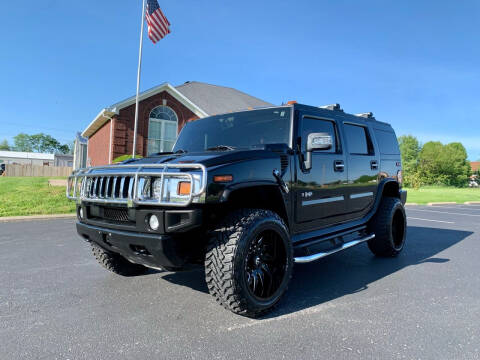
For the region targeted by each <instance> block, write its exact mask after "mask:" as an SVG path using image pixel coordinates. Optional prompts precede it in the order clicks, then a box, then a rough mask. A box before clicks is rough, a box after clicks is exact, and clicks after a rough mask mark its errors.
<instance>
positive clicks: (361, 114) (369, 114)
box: [355, 111, 375, 119]
mask: <svg viewBox="0 0 480 360" xmlns="http://www.w3.org/2000/svg"><path fill="white" fill-rule="evenodd" d="M355 116H359V117H363V118H366V119H375V116H373V112H371V111H370V112H366V113H360V114H355Z"/></svg>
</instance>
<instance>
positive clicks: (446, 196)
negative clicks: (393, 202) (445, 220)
mask: <svg viewBox="0 0 480 360" xmlns="http://www.w3.org/2000/svg"><path fill="white" fill-rule="evenodd" d="M406 190H408V195H407V203H417V204H426V203H429V202H447V201H448V202H456V203H460V204H463V203H464V202H465V201H480V188H460V189H459V188H453V187H441V186H425V187H422V188H420V189H406Z"/></svg>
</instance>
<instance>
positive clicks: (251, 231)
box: [205, 209, 293, 317]
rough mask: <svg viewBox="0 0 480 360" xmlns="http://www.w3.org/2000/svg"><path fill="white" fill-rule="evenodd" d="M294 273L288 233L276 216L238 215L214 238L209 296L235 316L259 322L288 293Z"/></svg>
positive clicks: (208, 263)
mask: <svg viewBox="0 0 480 360" xmlns="http://www.w3.org/2000/svg"><path fill="white" fill-rule="evenodd" d="M292 267H293V250H292V244H291V241H290V237H289V234H288V230H287V227H286V226H285V223H284V222H283V220H282V219H281V218H280V217H279V216H278V215H277V214H276V213H274V212H272V211H269V210H261V209H241V210H237V211H234V212H232V213H231V214H229V215H228V216H227V217H226V218H225V220H224V221H223V222H222V223H221V224H220V225H219V226H218V227H217V228H216V229H215V230H213V231H212V232H211V233H210V240H209V244H208V249H207V253H206V257H205V277H206V281H207V285H208V290H209V292H210V294H211V295H212V296H213V297H214V298H215V299H216V300H217V301H218V302H219V303H220V304H221V305H223V306H224V307H225V308H226V309H228V310H231V311H232V312H234V313H236V314H241V315H244V316H249V317H257V316H260V315H261V314H264V313H265V312H267V311H268V310H270V309H271V308H272V307H273V306H274V305H275V304H276V303H277V302H278V301H279V300H280V298H281V297H282V295H283V294H284V293H285V291H286V290H287V286H288V282H289V280H290V278H291V276H292Z"/></svg>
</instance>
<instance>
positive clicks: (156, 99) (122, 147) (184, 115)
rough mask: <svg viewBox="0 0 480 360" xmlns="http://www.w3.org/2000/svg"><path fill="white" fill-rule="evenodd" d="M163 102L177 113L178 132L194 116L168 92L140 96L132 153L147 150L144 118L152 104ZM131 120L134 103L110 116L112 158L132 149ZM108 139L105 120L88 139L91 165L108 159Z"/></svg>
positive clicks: (146, 125)
mask: <svg viewBox="0 0 480 360" xmlns="http://www.w3.org/2000/svg"><path fill="white" fill-rule="evenodd" d="M160 105H166V106H169V107H170V108H172V109H173V111H175V113H176V114H177V117H178V132H180V130H181V129H182V127H183V126H184V125H185V124H186V123H187V122H188V121H192V120H196V119H198V116H197V115H195V114H194V113H193V112H191V111H190V110H189V109H188V108H186V107H185V106H184V105H183V104H181V103H180V102H179V101H177V100H176V99H175V98H174V97H173V96H171V95H170V94H169V93H168V92H166V91H163V92H161V93H159V94H156V95H154V96H151V97H149V98H148V99H145V100H142V101H141V102H140V104H139V113H138V134H137V149H136V153H137V154H139V155H142V156H146V154H147V139H148V119H149V116H150V112H151V111H152V110H153V108H155V107H157V106H160ZM134 123H135V104H133V105H130V106H128V107H126V108H124V109H121V110H120V113H119V114H118V115H117V116H115V117H114V122H113V124H114V125H113V151H112V160H113V159H115V158H116V157H118V156H121V155H125V154H131V153H132V149H133V129H134ZM109 142H110V121H107V122H106V123H105V125H103V126H102V127H101V128H100V129H99V130H98V131H97V132H96V133H95V134H93V135H92V136H90V138H89V140H88V157H89V159H90V161H91V165H92V166H98V165H105V164H108V163H109V159H108V155H109Z"/></svg>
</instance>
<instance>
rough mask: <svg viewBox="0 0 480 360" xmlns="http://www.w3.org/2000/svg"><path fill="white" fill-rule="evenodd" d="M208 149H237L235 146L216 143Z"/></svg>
mask: <svg viewBox="0 0 480 360" xmlns="http://www.w3.org/2000/svg"><path fill="white" fill-rule="evenodd" d="M206 150H207V151H215V150H219V151H229V150H235V147H234V146H230V145H216V146H212V147H209V148H207V149H206Z"/></svg>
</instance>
